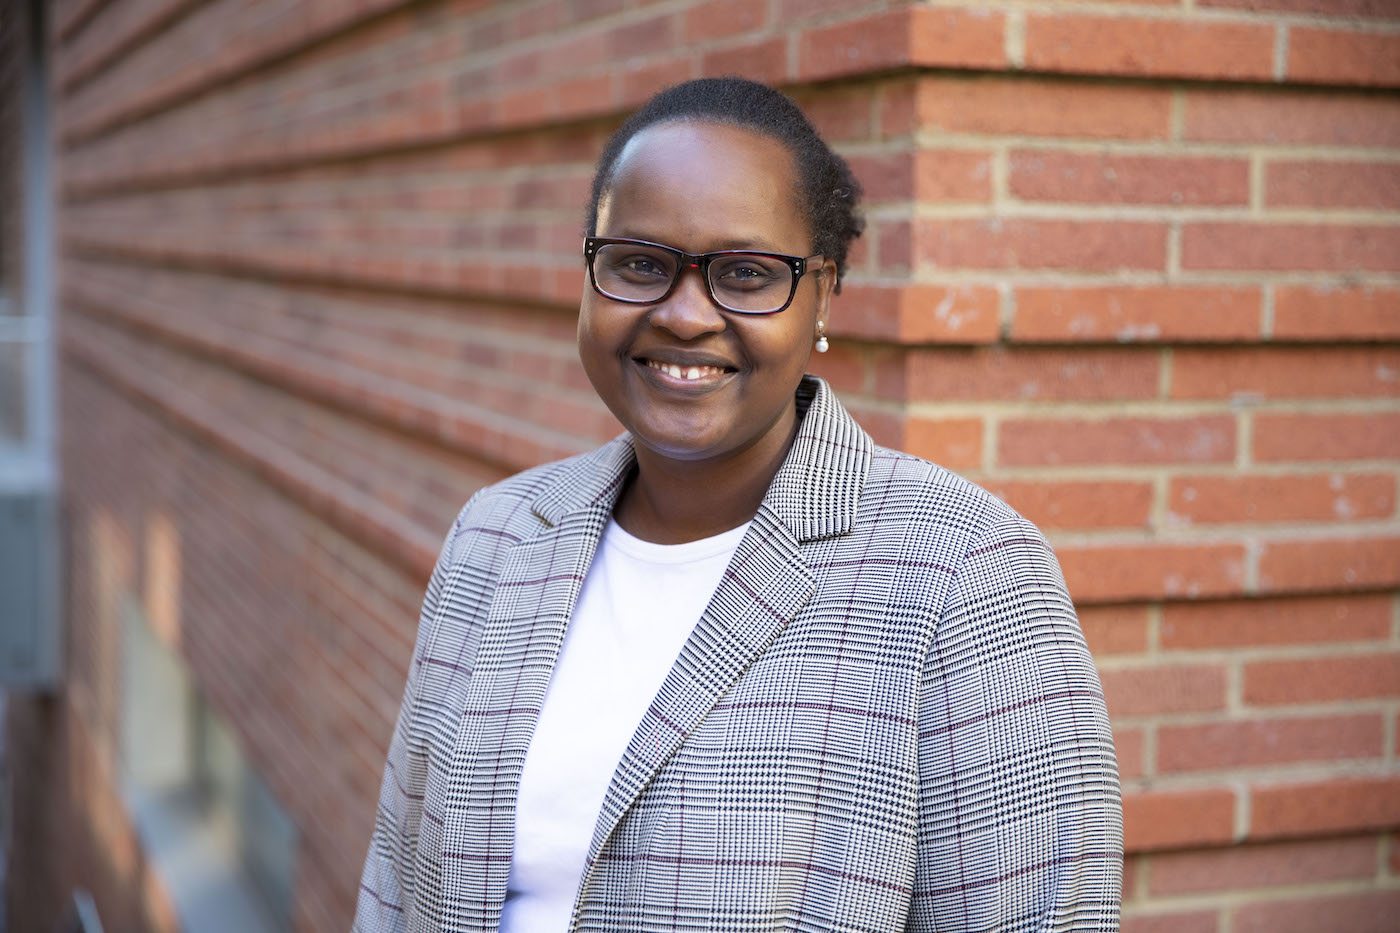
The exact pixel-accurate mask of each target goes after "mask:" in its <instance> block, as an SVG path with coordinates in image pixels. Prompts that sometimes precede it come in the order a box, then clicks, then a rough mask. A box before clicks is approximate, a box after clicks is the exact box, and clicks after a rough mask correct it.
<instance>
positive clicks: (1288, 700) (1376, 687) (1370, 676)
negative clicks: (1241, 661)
mask: <svg viewBox="0 0 1400 933" xmlns="http://www.w3.org/2000/svg"><path fill="white" fill-rule="evenodd" d="M1391 697H1400V654H1396V653H1394V652H1390V653H1387V652H1383V651H1373V652H1370V653H1367V654H1359V655H1342V656H1339V657H1311V658H1307V659H1301V660H1279V661H1251V662H1249V663H1247V664H1245V666H1244V701H1245V702H1246V703H1248V704H1250V705H1251V706H1284V705H1289V704H1295V703H1303V704H1307V703H1337V702H1341V701H1345V700H1374V699H1385V698H1391Z"/></svg>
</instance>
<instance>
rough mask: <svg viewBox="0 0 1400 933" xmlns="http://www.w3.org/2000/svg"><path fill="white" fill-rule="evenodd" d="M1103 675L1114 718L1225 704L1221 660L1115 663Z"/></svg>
mask: <svg viewBox="0 0 1400 933" xmlns="http://www.w3.org/2000/svg"><path fill="white" fill-rule="evenodd" d="M1099 677H1100V679H1101V680H1102V682H1103V690H1104V697H1105V700H1106V702H1107V704H1108V714H1109V716H1110V717H1112V718H1113V719H1114V721H1118V720H1121V719H1123V718H1125V717H1132V716H1161V715H1163V714H1168V713H1208V712H1215V711H1217V710H1222V709H1224V708H1225V668H1224V667H1223V666H1221V665H1219V664H1164V665H1158V666H1156V667H1141V666H1135V667H1115V668H1109V669H1106V670H1101V671H1100V672H1099Z"/></svg>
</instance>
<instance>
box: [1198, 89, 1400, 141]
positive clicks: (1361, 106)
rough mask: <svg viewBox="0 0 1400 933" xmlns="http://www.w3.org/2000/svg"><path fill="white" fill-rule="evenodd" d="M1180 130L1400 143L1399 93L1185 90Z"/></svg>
mask: <svg viewBox="0 0 1400 933" xmlns="http://www.w3.org/2000/svg"><path fill="white" fill-rule="evenodd" d="M1184 135H1185V137H1186V139H1188V140H1197V141H1202V142H1238V143H1265V144H1268V145H1289V144H1294V143H1296V144H1304V145H1307V144H1316V145H1321V146H1352V147H1363V148H1371V147H1378V148H1395V147H1397V146H1400V99H1397V98H1395V97H1393V96H1372V95H1362V94H1338V93H1329V94H1320V93H1313V92H1307V91H1285V90H1272V89H1269V90H1265V89H1259V90H1225V89H1204V88H1203V89H1199V90H1194V89H1193V90H1188V91H1187V92H1186V119H1185V127H1184Z"/></svg>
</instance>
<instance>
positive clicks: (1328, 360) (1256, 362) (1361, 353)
mask: <svg viewBox="0 0 1400 933" xmlns="http://www.w3.org/2000/svg"><path fill="white" fill-rule="evenodd" d="M1397 394H1400V348H1395V347H1341V348H1318V347H1306V348H1304V347H1251V348H1233V347H1231V348H1223V347H1222V348H1198V349H1192V348H1188V347H1183V348H1180V349H1178V350H1176V351H1175V353H1173V355H1172V383H1171V396H1172V398H1180V399H1206V398H1230V399H1235V400H1240V399H1276V398H1348V397H1360V398H1368V397H1381V398H1384V397H1389V396H1395V395H1397Z"/></svg>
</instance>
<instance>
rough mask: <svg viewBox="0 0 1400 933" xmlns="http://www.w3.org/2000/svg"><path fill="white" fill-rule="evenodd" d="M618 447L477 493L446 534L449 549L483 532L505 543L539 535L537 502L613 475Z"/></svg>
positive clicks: (541, 521) (526, 472) (541, 525)
mask: <svg viewBox="0 0 1400 933" xmlns="http://www.w3.org/2000/svg"><path fill="white" fill-rule="evenodd" d="M617 444H618V441H613V442H612V443H609V444H606V445H604V446H603V447H600V448H598V449H596V450H592V451H589V452H588V453H584V454H578V455H576V456H573V457H567V458H565V459H563V460H555V461H553V462H551V463H544V464H541V465H539V466H536V467H531V468H530V469H528V470H523V471H521V472H519V473H516V474H515V475H514V476H508V477H506V478H505V479H503V480H500V481H498V482H495V483H492V484H491V485H489V486H484V487H482V488H481V489H479V490H477V492H476V493H475V494H474V495H473V496H472V497H471V498H470V499H468V500H467V503H466V504H465V505H464V506H462V509H461V511H460V512H458V513H457V520H456V522H455V523H454V524H453V527H452V530H451V532H450V534H449V539H450V540H451V542H452V544H453V549H454V550H460V549H461V547H462V546H464V545H465V544H466V543H467V542H468V541H469V539H471V538H472V537H474V536H480V535H483V534H485V535H490V536H494V537H497V538H502V539H505V540H507V541H510V540H517V541H518V540H524V539H525V538H528V537H532V536H534V535H536V534H538V533H539V532H540V530H541V529H543V528H544V527H545V526H546V524H547V523H546V521H545V519H544V518H543V517H542V516H541V513H540V511H539V508H540V503H541V502H542V501H543V500H544V499H545V498H546V497H548V496H551V495H554V494H557V492H558V491H559V490H560V489H576V488H579V487H581V486H585V485H588V484H590V483H593V484H596V483H598V482H599V481H600V480H601V479H602V478H603V477H605V476H607V475H608V474H609V473H610V472H612V471H614V470H615V467H614V466H613V464H614V462H615V460H616V451H615V447H616V446H617Z"/></svg>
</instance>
